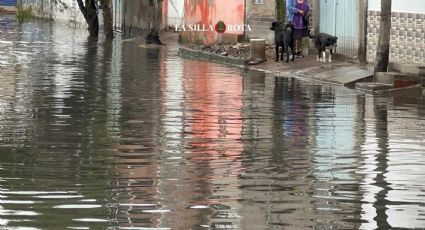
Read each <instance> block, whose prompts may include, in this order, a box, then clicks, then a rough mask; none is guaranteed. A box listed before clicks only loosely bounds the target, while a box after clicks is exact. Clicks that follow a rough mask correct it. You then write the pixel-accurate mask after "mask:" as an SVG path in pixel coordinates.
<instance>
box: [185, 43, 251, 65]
mask: <svg viewBox="0 0 425 230" xmlns="http://www.w3.org/2000/svg"><path fill="white" fill-rule="evenodd" d="M179 55H180V56H182V57H189V58H196V59H201V60H208V61H214V62H217V63H220V64H228V65H232V66H237V67H242V68H247V65H246V60H244V59H240V58H233V57H227V56H221V55H218V54H214V53H207V52H204V51H202V50H194V49H190V48H186V47H180V48H179Z"/></svg>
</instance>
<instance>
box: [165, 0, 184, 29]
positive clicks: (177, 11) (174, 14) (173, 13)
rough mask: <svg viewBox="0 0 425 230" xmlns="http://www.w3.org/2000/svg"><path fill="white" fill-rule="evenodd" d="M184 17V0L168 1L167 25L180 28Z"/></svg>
mask: <svg viewBox="0 0 425 230" xmlns="http://www.w3.org/2000/svg"><path fill="white" fill-rule="evenodd" d="M183 15H184V0H168V17H167V24H168V25H169V26H175V25H178V26H181V25H182V23H183Z"/></svg>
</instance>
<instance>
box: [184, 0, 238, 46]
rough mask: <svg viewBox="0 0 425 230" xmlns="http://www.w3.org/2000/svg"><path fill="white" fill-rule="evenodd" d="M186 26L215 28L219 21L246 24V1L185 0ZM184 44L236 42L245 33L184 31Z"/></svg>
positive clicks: (228, 23) (227, 23)
mask: <svg viewBox="0 0 425 230" xmlns="http://www.w3.org/2000/svg"><path fill="white" fill-rule="evenodd" d="M184 12H185V15H184V25H186V26H188V25H195V24H196V25H205V27H206V28H209V27H210V26H213V27H214V25H215V24H216V23H217V22H218V21H220V20H221V21H223V22H224V23H225V24H226V25H228V26H229V25H243V24H244V14H245V7H244V0H231V1H229V0H185V3H184ZM181 35H182V36H181V37H182V41H183V42H195V43H203V44H212V43H216V42H218V41H223V42H236V41H237V40H238V37H239V38H240V37H242V36H243V31H229V30H227V31H226V32H225V33H223V34H219V33H217V32H216V31H188V30H186V31H182V34H181Z"/></svg>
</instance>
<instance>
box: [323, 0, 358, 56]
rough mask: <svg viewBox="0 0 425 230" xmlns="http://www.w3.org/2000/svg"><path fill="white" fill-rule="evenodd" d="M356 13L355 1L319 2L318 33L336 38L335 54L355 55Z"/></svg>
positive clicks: (332, 0) (325, 0)
mask: <svg viewBox="0 0 425 230" xmlns="http://www.w3.org/2000/svg"><path fill="white" fill-rule="evenodd" d="M357 11H358V5H357V1H355V0H322V1H320V32H322V33H328V34H331V35H334V36H337V37H338V46H337V48H336V52H337V53H340V54H344V55H348V56H355V55H356V54H357V45H356V41H357V24H356V22H357V21H358V18H357V17H358V16H357Z"/></svg>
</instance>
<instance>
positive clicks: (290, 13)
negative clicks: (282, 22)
mask: <svg viewBox="0 0 425 230" xmlns="http://www.w3.org/2000/svg"><path fill="white" fill-rule="evenodd" d="M295 1H296V0H286V15H287V19H288V23H291V24H292V23H293V21H294V16H295V14H296V13H297V12H298V10H297V7H296V6H295Z"/></svg>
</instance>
